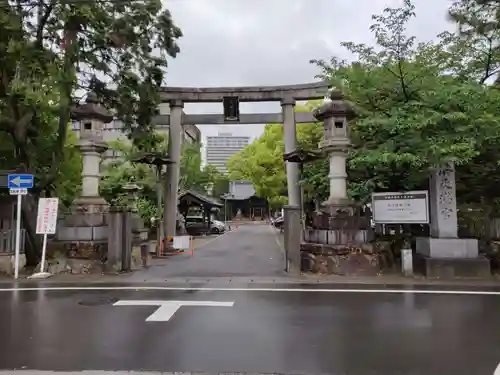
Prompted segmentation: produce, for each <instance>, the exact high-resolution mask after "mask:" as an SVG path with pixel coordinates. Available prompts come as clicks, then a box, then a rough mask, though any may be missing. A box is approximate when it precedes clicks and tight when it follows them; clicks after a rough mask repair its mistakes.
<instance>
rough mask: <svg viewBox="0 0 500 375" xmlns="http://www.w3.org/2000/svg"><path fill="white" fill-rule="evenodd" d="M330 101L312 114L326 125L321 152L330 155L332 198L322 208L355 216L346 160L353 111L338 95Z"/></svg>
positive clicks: (331, 92) (333, 213)
mask: <svg viewBox="0 0 500 375" xmlns="http://www.w3.org/2000/svg"><path fill="white" fill-rule="evenodd" d="M329 94H330V97H329V98H328V99H326V100H325V101H324V102H323V105H321V106H320V107H319V108H317V109H316V110H315V111H314V112H313V114H314V116H315V117H316V118H317V119H318V120H320V121H323V127H324V138H323V141H322V142H321V143H320V144H319V148H320V149H321V150H322V151H323V152H324V153H325V154H326V155H328V159H329V164H330V170H329V174H328V179H329V180H330V195H329V197H328V200H327V201H326V202H324V203H323V206H324V207H325V208H326V210H327V211H328V212H329V213H330V214H331V215H334V216H335V215H337V214H341V213H342V212H347V213H349V214H351V215H352V214H354V212H355V209H354V208H355V205H354V204H353V202H351V201H350V200H349V199H348V197H347V182H346V180H347V172H346V164H347V162H346V161H347V156H348V154H349V150H350V149H351V141H350V139H349V120H351V119H352V118H353V117H354V112H353V110H352V108H351V107H350V106H349V104H347V103H346V102H345V101H344V100H343V97H342V94H341V93H340V92H339V91H334V90H330V91H329Z"/></svg>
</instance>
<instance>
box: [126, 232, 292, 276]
mask: <svg viewBox="0 0 500 375" xmlns="http://www.w3.org/2000/svg"><path fill="white" fill-rule="evenodd" d="M233 227H234V225H233ZM284 267H285V265H284V260H283V254H282V251H281V249H280V246H279V243H278V242H277V235H276V231H275V229H274V228H272V227H271V226H269V225H267V224H247V225H240V226H239V227H238V229H237V230H233V231H231V232H226V233H225V234H223V235H220V236H217V237H213V239H210V240H209V241H208V242H206V243H204V244H202V245H201V246H199V247H197V248H196V249H195V250H194V256H192V257H191V256H190V255H189V254H179V255H174V256H171V257H169V258H168V260H165V261H164V264H163V265H157V266H152V267H150V268H148V269H144V270H140V271H137V272H134V273H133V274H131V275H127V276H124V277H123V279H124V281H130V282H134V281H136V282H139V281H148V282H151V281H153V282H154V281H164V280H165V279H168V278H173V277H230V276H236V277H242V276H248V277H250V276H255V277H273V276H285V272H284Z"/></svg>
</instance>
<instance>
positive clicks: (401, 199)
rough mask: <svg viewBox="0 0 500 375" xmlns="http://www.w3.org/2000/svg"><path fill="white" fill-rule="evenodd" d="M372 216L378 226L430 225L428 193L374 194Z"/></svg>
mask: <svg viewBox="0 0 500 375" xmlns="http://www.w3.org/2000/svg"><path fill="white" fill-rule="evenodd" d="M372 214H373V221H374V222H375V223H376V224H428V223H429V194H428V193H427V191H408V192H405V193H373V194H372Z"/></svg>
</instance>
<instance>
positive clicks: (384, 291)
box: [0, 285, 500, 296]
mask: <svg viewBox="0 0 500 375" xmlns="http://www.w3.org/2000/svg"><path fill="white" fill-rule="evenodd" d="M38 290H44V291H98V290H109V291H112V290H115V291H146V290H153V291H154V290H156V291H198V292H299V293H365V294H437V295H439V294H442V295H464V296H467V295H470V296H499V295H500V291H481V290H477V291H476V290H425V289H325V288H322V289H304V288H296V289H295V288H216V287H213V288H205V287H200V288H197V287H192V288H190V287H169V286H143V285H136V286H89V287H71V286H67V287H66V286H62V287H57V286H55V287H38V288H36V287H30V288H24V287H19V288H0V292H32V291H38Z"/></svg>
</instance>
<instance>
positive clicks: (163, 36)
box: [0, 0, 181, 191]
mask: <svg viewBox="0 0 500 375" xmlns="http://www.w3.org/2000/svg"><path fill="white" fill-rule="evenodd" d="M1 10H2V11H1V14H0V66H1V67H2V69H1V70H0V132H4V133H6V134H7V135H8V136H10V137H11V142H12V143H13V145H14V147H15V148H16V153H17V155H16V161H18V163H19V166H20V167H22V168H24V169H26V170H28V171H32V168H33V164H34V163H36V162H37V160H40V159H43V160H46V161H47V160H48V164H46V166H50V168H48V169H47V168H45V172H46V173H45V174H43V175H40V178H39V179H38V190H39V191H43V190H46V188H47V186H49V185H53V184H54V181H55V180H56V179H57V178H58V176H59V175H60V174H61V170H60V169H61V168H62V163H63V160H64V159H65V158H66V155H65V152H64V146H65V144H66V136H67V127H68V121H69V111H70V105H71V104H72V102H73V101H74V97H73V94H74V92H75V90H77V89H91V90H94V91H95V92H96V93H97V94H98V96H99V98H100V99H101V100H102V101H104V104H106V105H107V106H108V107H110V108H113V109H114V110H116V115H117V117H118V118H119V119H121V120H123V121H124V123H125V126H126V128H127V130H129V132H130V136H131V138H132V139H133V140H134V142H135V143H137V145H138V147H139V148H142V149H146V148H147V147H148V146H150V145H151V144H153V143H154V142H155V140H154V139H153V140H151V134H152V132H151V129H152V125H151V119H152V116H153V115H154V113H155V111H156V107H157V103H158V88H159V87H160V85H161V84H162V80H163V73H164V69H165V68H166V66H167V58H168V57H169V56H173V57H175V55H176V54H177V53H178V51H179V48H178V46H177V44H176V42H175V41H176V39H177V38H179V37H180V36H181V32H180V30H179V29H178V28H177V27H175V25H174V24H173V23H172V19H171V16H170V13H169V12H168V10H162V3H161V1H159V0H146V1H141V2H138V1H119V2H116V1H105V2H101V1H98V2H94V1H77V2H69V3H65V2H56V1H52V0H41V1H37V2H32V1H4V2H3V3H2V5H1ZM153 49H155V51H154V53H153ZM109 83H111V84H112V86H109ZM111 88H112V90H111ZM54 120H56V121H58V126H57V127H56V129H55V131H54V130H52V132H51V135H50V137H52V138H53V142H50V146H51V147H49V148H47V147H44V148H42V147H39V148H37V145H39V144H41V143H46V142H44V141H42V140H41V137H43V136H45V134H44V130H42V131H40V129H45V130H47V129H48V128H50V126H51V125H50V124H51V123H52V121H54ZM133 123H136V124H138V126H137V127H135V128H134V130H133V128H132V125H133ZM14 165H15V164H14ZM14 165H12V166H14ZM15 166H16V167H17V166H18V165H15Z"/></svg>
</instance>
